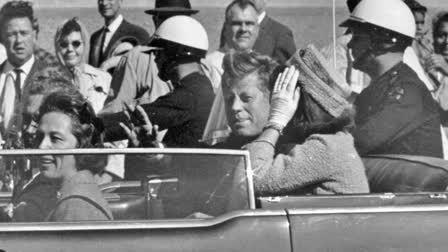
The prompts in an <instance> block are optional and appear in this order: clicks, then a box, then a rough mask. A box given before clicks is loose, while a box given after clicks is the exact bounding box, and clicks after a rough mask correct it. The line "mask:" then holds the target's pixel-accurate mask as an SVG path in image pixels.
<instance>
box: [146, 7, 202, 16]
mask: <svg viewBox="0 0 448 252" xmlns="http://www.w3.org/2000/svg"><path fill="white" fill-rule="evenodd" d="M198 12H199V10H192V9H187V8H182V7H161V8H155V9H150V10H146V11H145V13H146V14H149V15H156V14H161V15H173V14H174V15H176V14H177V15H182V14H185V15H192V14H196V13H198Z"/></svg>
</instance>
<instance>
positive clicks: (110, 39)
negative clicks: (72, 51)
mask: <svg viewBox="0 0 448 252" xmlns="http://www.w3.org/2000/svg"><path fill="white" fill-rule="evenodd" d="M122 2H123V0H98V11H99V13H100V14H101V16H103V18H104V27H102V28H101V29H99V30H97V31H96V32H94V33H93V34H92V36H91V37H90V54H89V64H90V65H92V66H94V67H100V65H101V63H103V62H104V61H105V60H106V59H107V58H106V55H109V52H110V51H112V50H114V48H113V47H114V45H116V42H117V41H120V40H123V39H126V38H127V39H130V40H136V41H137V42H138V44H145V43H147V42H149V35H148V33H147V32H146V31H145V30H144V29H143V28H141V27H139V26H137V25H134V24H131V23H129V22H128V21H126V20H125V19H124V18H123V16H122V15H121V14H120V7H121V4H122Z"/></svg>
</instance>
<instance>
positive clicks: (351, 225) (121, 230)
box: [0, 149, 448, 252]
mask: <svg viewBox="0 0 448 252" xmlns="http://www.w3.org/2000/svg"><path fill="white" fill-rule="evenodd" d="M50 153H51V154H58V155H87V154H88V155H112V154H114V155H118V154H120V155H126V160H127V161H128V162H129V165H131V166H134V165H139V164H138V163H139V162H143V161H142V160H145V162H146V164H152V165H147V166H140V167H141V169H147V176H144V178H143V179H142V180H140V181H137V180H134V181H121V182H113V183H110V184H105V185H102V187H101V189H102V191H103V193H104V196H105V198H106V199H107V200H108V202H109V205H110V207H111V209H112V212H113V215H114V219H115V220H114V221H104V222H76V223H73V222H71V223H68V222H67V223H54V222H52V223H0V251H8V252H13V251H14V252H15V251H33V252H37V251H98V252H99V251H107V252H112V251H269V252H271V251H289V252H291V251H396V250H398V251H446V250H447V248H448V240H447V239H446V234H447V233H448V218H447V216H448V193H445V192H444V191H445V188H446V186H447V185H448V176H447V175H446V173H447V171H446V169H445V167H444V166H443V164H438V163H437V162H438V161H437V160H430V159H429V160H428V159H418V158H415V157H414V158H409V159H406V158H407V157H405V156H397V157H381V158H382V159H383V160H390V161H391V162H399V163H400V164H403V163H406V164H407V165H401V166H396V168H397V170H400V169H407V174H412V173H413V174H417V175H418V176H420V175H422V174H423V173H421V172H418V171H417V170H418V169H419V170H421V169H427V170H429V172H427V173H426V175H425V178H427V179H426V180H432V183H430V181H426V182H418V183H417V182H415V181H417V180H415V179H414V177H413V176H408V177H407V178H406V179H403V178H402V179H401V180H400V179H397V180H396V181H397V183H396V185H397V186H394V183H392V184H391V181H389V180H388V179H381V178H380V177H381V176H380V175H379V174H376V175H372V171H369V170H368V171H367V173H368V174H370V175H369V178H372V180H371V187H372V189H373V190H374V191H375V190H376V191H380V187H381V186H384V188H386V190H388V191H391V192H382V193H372V194H364V195H336V196H310V195H283V196H278V197H264V198H262V197H256V195H255V193H254V190H253V181H252V176H254V174H253V172H252V170H251V166H250V160H249V158H248V157H249V156H248V153H247V152H245V151H229V150H207V149H123V150H107V149H101V150H100V149H95V150H79V149H78V150H63V151H62V150H61V151H54V150H53V151H40V150H29V151H28V150H27V151H24V150H15V151H14V150H11V151H3V152H2V153H1V154H2V156H1V160H2V162H3V163H5V160H11V159H18V158H26V159H28V160H31V162H22V163H24V164H26V163H28V164H29V163H33V162H32V160H33V159H35V158H36V156H38V155H44V154H50ZM372 158H378V157H372ZM129 160H130V161H129ZM423 162H426V163H424V166H421V164H423ZM397 164H398V163H397ZM142 167H143V168H142ZM403 167H405V168H403ZM417 168H418V169H417ZM380 173H382V174H384V171H380ZM394 173H396V171H394ZM428 174H430V176H428ZM417 175H416V176H417ZM389 177H392V178H393V176H389ZM396 177H398V176H396ZM423 180H425V179H423ZM381 181H382V182H381ZM418 181H421V179H420V180H418ZM381 183H383V184H381ZM397 188H398V189H397ZM403 188H404V189H405V190H404V189H403ZM396 189H397V190H400V191H406V192H405V193H397V192H393V191H394V190H396ZM426 189H429V190H438V192H423V191H425V190H426ZM0 196H1V197H0V205H6V204H7V203H8V202H9V201H10V197H11V194H10V193H9V192H4V193H2V194H1V195H0Z"/></svg>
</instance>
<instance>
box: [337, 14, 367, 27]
mask: <svg viewBox="0 0 448 252" xmlns="http://www.w3.org/2000/svg"><path fill="white" fill-rule="evenodd" d="M363 23H365V22H364V20H361V19H359V18H356V17H352V16H351V17H349V18H348V19H347V20H345V21H344V22H342V23H341V24H340V25H339V27H354V26H359V25H360V24H363Z"/></svg>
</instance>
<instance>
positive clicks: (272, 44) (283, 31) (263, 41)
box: [254, 15, 296, 63]
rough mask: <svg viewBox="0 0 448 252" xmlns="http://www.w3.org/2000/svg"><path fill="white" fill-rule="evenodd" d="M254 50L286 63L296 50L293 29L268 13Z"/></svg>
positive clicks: (261, 25) (261, 26) (262, 23)
mask: <svg viewBox="0 0 448 252" xmlns="http://www.w3.org/2000/svg"><path fill="white" fill-rule="evenodd" d="M254 50H255V51H257V52H260V53H263V54H266V55H269V56H271V57H272V58H273V59H275V60H277V61H278V62H280V63H285V62H286V61H287V60H288V59H289V58H290V57H291V56H292V55H293V54H294V53H295V52H296V44H295V42H294V36H293V34H292V31H291V29H289V28H288V27H286V26H285V25H283V24H280V23H279V22H277V21H276V20H274V19H272V18H270V17H269V16H267V15H266V16H265V17H264V19H263V21H262V22H261V24H260V32H259V33H258V38H257V41H256V42H255V45H254Z"/></svg>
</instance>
